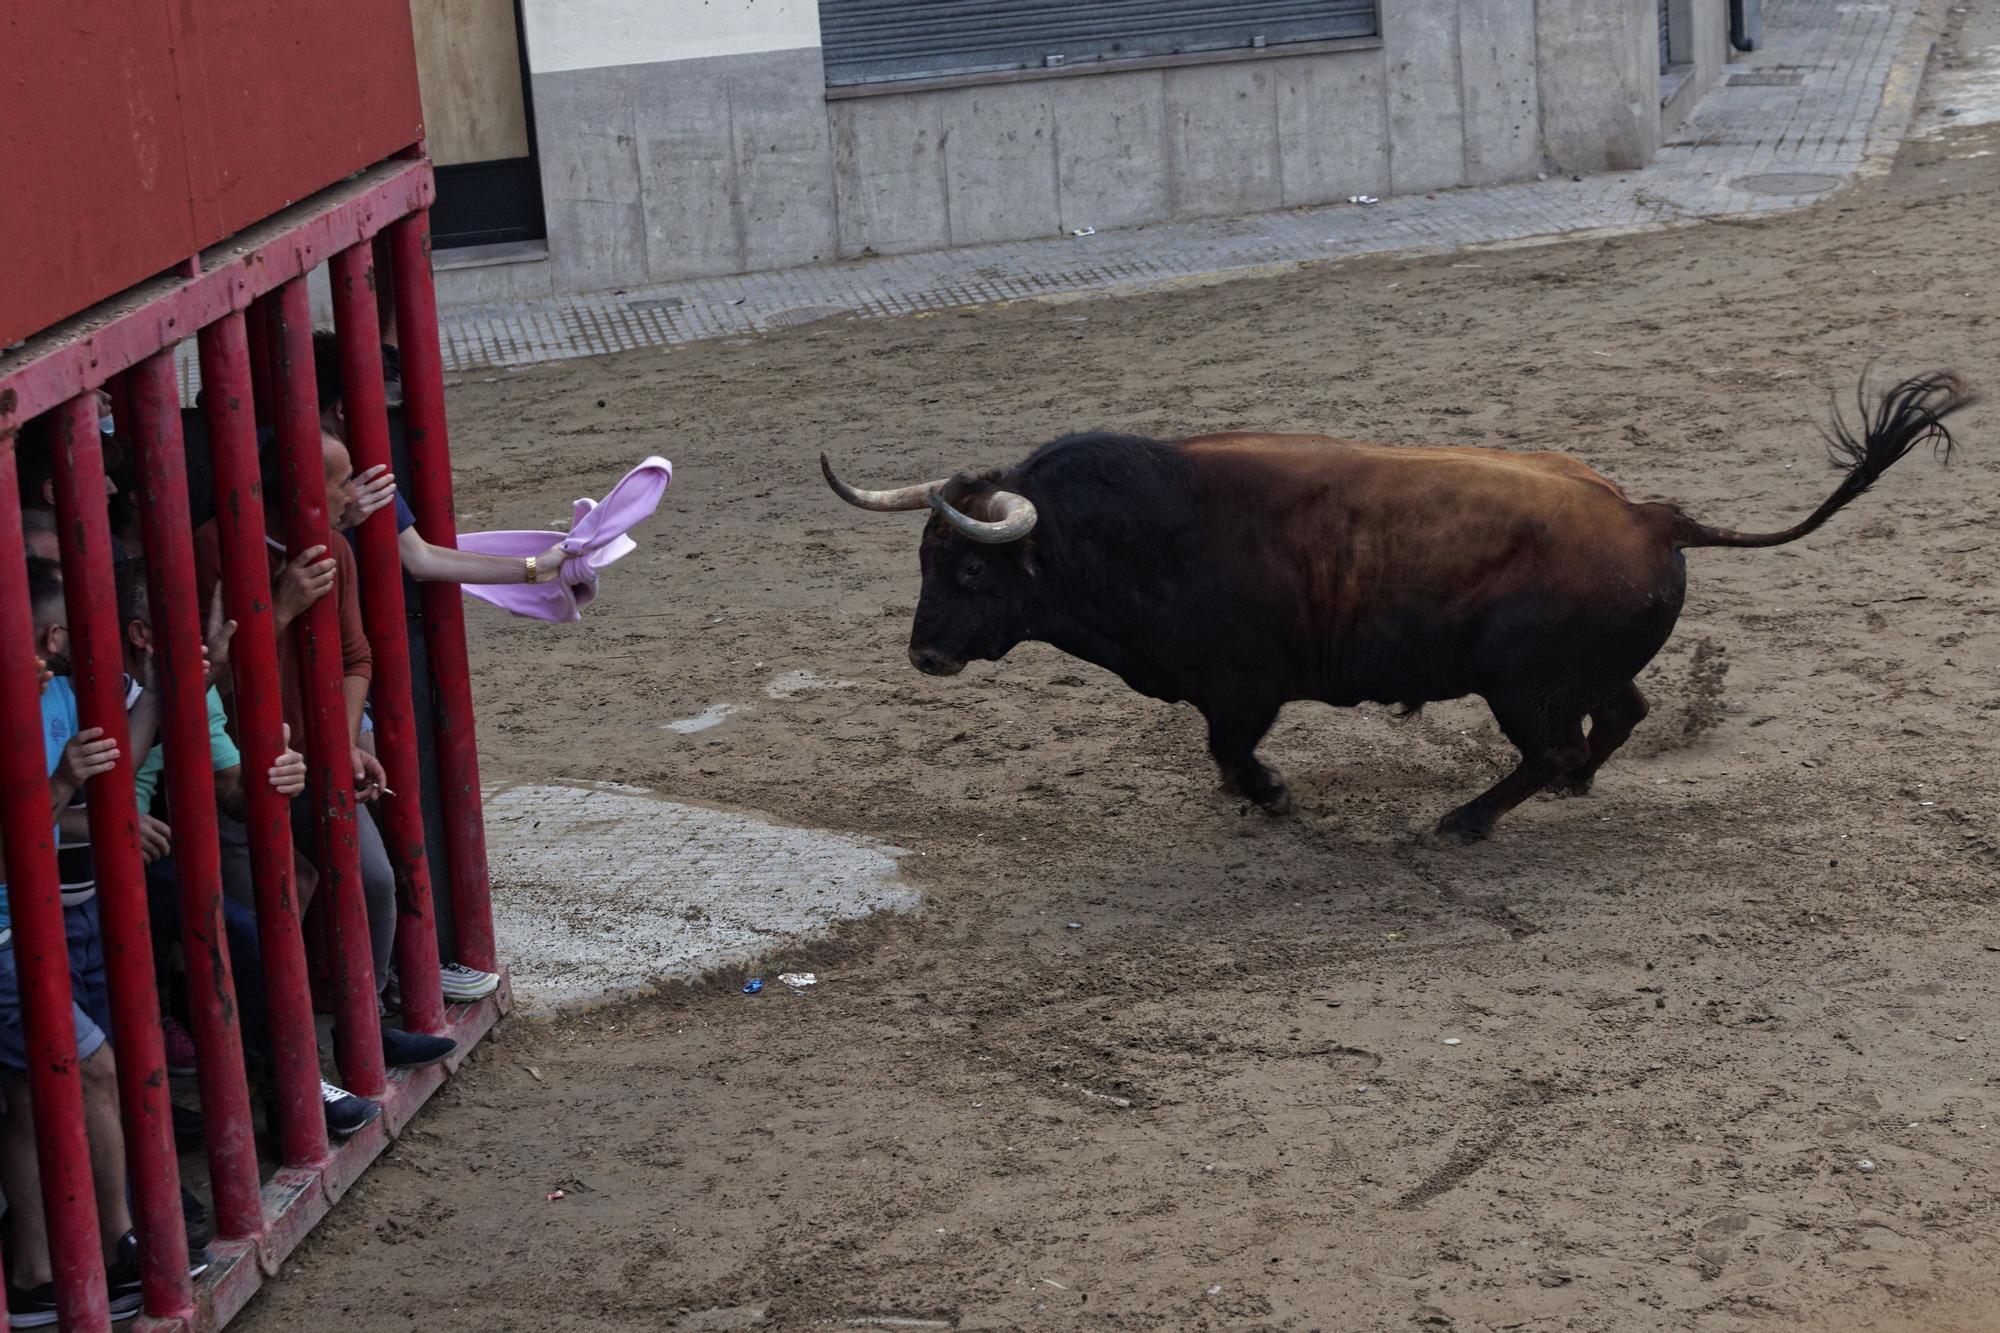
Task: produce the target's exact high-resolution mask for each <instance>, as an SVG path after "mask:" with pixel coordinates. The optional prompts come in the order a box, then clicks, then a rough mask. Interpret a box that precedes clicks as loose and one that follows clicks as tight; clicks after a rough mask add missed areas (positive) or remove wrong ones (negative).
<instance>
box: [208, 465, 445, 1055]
mask: <svg viewBox="0 0 2000 1333" xmlns="http://www.w3.org/2000/svg"><path fill="white" fill-rule="evenodd" d="M321 457H322V459H323V461H324V464H325V486H326V492H325V503H326V512H327V513H328V515H329V516H338V514H339V513H340V511H341V509H342V507H343V505H344V504H345V502H346V500H345V497H346V492H347V487H348V484H349V483H350V482H351V481H352V480H353V476H354V468H353V465H352V464H351V463H350V462H349V461H348V456H347V447H346V446H345V445H344V444H342V443H341V442H340V441H339V440H338V439H335V438H333V437H331V436H323V437H322V439H321ZM262 469H263V492H264V522H265V530H266V532H267V533H268V534H270V535H269V538H268V543H269V547H270V550H269V551H268V552H267V556H268V559H269V562H270V570H271V584H272V597H271V601H272V611H273V620H274V622H275V623H276V628H277V631H278V635H279V639H278V686H279V689H278V693H279V698H280V701H281V704H282V707H283V710H284V716H285V721H286V723H287V724H288V725H289V726H290V727H291V728H292V734H293V735H294V736H304V735H305V734H306V730H305V715H306V710H305V698H306V684H305V680H304V677H303V674H302V666H301V663H300V661H299V654H298V651H297V648H296V646H295V644H294V639H295V638H296V636H295V635H290V634H287V633H285V630H286V629H287V627H289V626H290V624H291V623H292V622H293V621H294V620H296V619H298V618H299V617H300V616H302V615H304V614H305V613H306V611H307V610H308V609H309V608H310V607H311V606H312V605H313V604H314V603H315V602H317V601H318V600H319V599H320V598H321V597H324V596H326V595H327V594H328V593H329V592H331V593H332V594H333V596H334V599H335V603H336V607H337V611H338V615H337V622H338V624H339V627H340V629H339V632H340V652H341V662H342V673H343V675H342V692H343V693H344V695H345V696H346V697H345V702H346V714H347V717H346V722H347V744H348V754H349V757H350V759H351V761H352V763H353V772H354V795H355V800H356V802H357V805H356V808H355V811H354V814H355V834H356V839H357V841H358V842H359V843H360V854H361V881H362V890H363V896H364V899H365V901H366V905H367V910H368V934H369V942H370V944H371V945H372V952H373V954H374V965H375V979H376V985H377V987H378V989H379V988H381V987H384V986H386V985H387V984H388V981H389V968H390V963H391V962H392V960H393V958H394V954H395V940H396V881H395V873H394V871H393V870H392V869H391V867H390V865H389V856H388V852H387V851H386V850H385V849H384V848H383V846H382V836H381V834H380V833H378V832H377V831H376V828H375V822H374V820H373V819H372V818H370V817H369V814H368V811H367V810H366V809H364V808H362V807H363V806H365V805H368V804H372V803H373V802H374V801H375V800H376V799H378V798H379V797H381V796H382V795H384V794H385V791H384V780H383V773H382V765H381V764H380V763H379V762H378V761H377V760H376V758H375V756H374V755H373V754H371V753H369V752H368V751H367V750H365V749H364V748H362V746H361V744H360V733H361V719H362V710H363V708H364V706H365V704H366V702H367V698H368V685H369V682H370V680H371V679H372V677H373V675H374V657H373V654H372V652H371V650H370V648H369V646H368V637H367V634H366V633H365V631H364V630H363V628H362V624H361V604H360V595H359V594H360V589H359V586H358V582H357V573H356V570H355V564H354V553H353V552H352V551H351V550H349V549H348V546H347V544H346V543H345V542H335V543H334V545H333V549H332V550H331V551H328V549H327V548H326V547H323V546H312V547H308V548H307V549H306V550H304V551H302V552H300V553H298V554H297V555H296V556H294V555H292V554H291V553H290V552H289V551H287V550H286V549H285V547H284V545H283V543H282V542H281V541H280V540H279V534H281V533H284V532H286V531H287V530H288V529H289V527H290V524H289V522H288V521H287V519H286V515H285V514H284V512H283V510H282V509H281V508H280V507H279V506H280V504H281V499H280V497H281V495H282V493H283V489H284V488H283V485H282V478H281V468H280V465H279V450H278V449H276V448H272V449H270V450H267V451H266V453H265V454H264V457H263V459H262ZM220 578H221V559H220V546H219V540H218V538H217V535H216V533H215V530H214V528H213V526H212V525H211V526H207V527H204V528H202V529H201V530H200V531H198V532H196V534H195V580H196V584H197V587H198V589H199V591H200V594H201V596H202V597H204V598H207V597H210V596H212V595H213V590H214V588H215V587H216V585H217V584H218V583H219V582H220ZM292 842H293V846H294V848H295V849H296V850H297V853H298V856H299V897H300V902H301V903H302V904H303V903H306V902H310V901H311V896H312V893H313V891H314V890H315V889H316V888H317V887H318V881H319V875H318V871H317V869H316V868H315V864H314V863H315V862H317V861H318V859H319V854H320V836H319V817H318V810H317V808H316V807H315V804H314V802H313V799H312V797H311V795H310V794H307V795H303V796H300V797H298V798H296V799H295V800H294V801H293V802H292ZM456 1049H457V1043H455V1042H453V1041H452V1040H450V1039H449V1038H446V1037H433V1036H430V1035H428V1034H425V1033H413V1032H406V1031H404V1030H403V1029H402V1028H400V1027H397V1026H394V1025H392V1024H387V1023H385V1024H384V1026H383V1028H382V1058H383V1062H384V1063H385V1064H388V1065H390V1066H392V1067H396V1068H406V1069H407V1068H415V1067H418V1066H421V1065H430V1064H436V1063H438V1062H439V1061H441V1060H443V1059H445V1058H446V1057H447V1056H449V1055H450V1054H451V1053H452V1052H453V1051H454V1050H456Z"/></svg>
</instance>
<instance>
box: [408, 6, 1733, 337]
mask: <svg viewBox="0 0 2000 1333" xmlns="http://www.w3.org/2000/svg"><path fill="white" fill-rule="evenodd" d="M1673 2H1674V3H1675V4H1677V5H1679V6H1681V11H1680V13H1681V15H1682V17H1681V18H1678V19H1676V28H1677V30H1678V32H1679V33H1680V35H1681V41H1680V43H1679V45H1681V46H1683V47H1685V53H1686V59H1687V67H1686V69H1685V70H1684V71H1682V72H1681V73H1678V74H1676V75H1675V76H1674V77H1673V78H1671V79H1669V80H1668V81H1667V83H1666V84H1664V85H1663V82H1662V78H1661V75H1660V73H1659V54H1658V52H1659V30H1658V17H1657V15H1658V7H1657V0H1382V5H1381V16H1382V22H1381V28H1382V32H1381V36H1380V38H1379V40H1371V41H1367V42H1359V43H1346V44H1340V45H1341V49H1325V50H1317V51H1315V52H1313V53H1310V54H1295V55H1287V54H1284V53H1283V49H1282V48H1274V49H1273V50H1272V51H1269V52H1260V53H1258V54H1257V55H1256V56H1255V57H1251V58H1244V59H1231V60H1226V61H1216V62H1213V63H1201V64H1182V65H1176V66H1173V67H1166V68H1137V69H1125V70H1120V71H1116V72H1093V73H1088V74H1079V73H1072V74H1069V75H1067V76H1064V77H1050V78H1031V79H1022V80H1019V81H1014V82H1001V83H987V84H981V85H977V86H965V87H952V88H943V89H933V90H919V91H888V92H875V93H874V94H873V95H869V96H847V97H840V96H836V97H834V98H831V99H830V98H829V97H828V95H827V89H826V86H825V81H824V75H823V70H822V66H821V56H820V52H819V51H818V50H817V49H816V48H805V49H794V50H785V51H773V52H765V53H760V54H755V55H729V56H713V57H706V58H700V59H687V60H676V61H671V62H660V63H653V64H643V65H620V66H610V67H601V68H593V69H574V70H563V71H558V72H548V73H537V74H535V75H534V76H533V78H532V84H531V95H532V98H533V102H534V113H535V118H536V124H537V127H538V131H539V135H540V155H541V164H542V181H543V192H544V201H545V206H546V210H547V215H548V229H549V241H548V253H547V256H546V258H544V259H539V260H522V261H520V262H515V263H508V264H498V265H488V266H484V267H468V268H457V269H449V268H448V269H446V271H444V272H442V273H441V274H440V281H441V283H442V285H443V288H444V294H445V296H446V298H447V299H449V300H454V301H476V300H495V299H507V298H512V297H524V296H536V295H548V294H556V293H566V292H581V291H591V290H599V289H606V288H616V287H623V286H636V285H643V284H647V283H659V282H665V281H672V280H677V279H683V278H697V277H710V276H717V275H723V274H732V273H746V272H758V271H765V270H771V269H783V268H789V267H793V266H797V265H801V264H810V263H816V262H824V261H828V260H834V259H849V258H856V257H863V256H868V255H890V254H906V253H913V252H918V251H925V250H934V249H941V248H948V247H956V246H965V245H981V244H991V243H997V242H1008V241H1018V240H1027V239H1033V238H1036V237H1044V236H1056V235H1062V234H1064V233H1066V232H1069V231H1073V230H1076V229H1079V228H1086V227H1095V228H1100V229H1108V228H1112V227H1124V226H1131V225H1135V224H1140V223H1147V222H1157V221H1163V220H1166V219H1170V218H1187V217H1203V216H1220V215H1233V214H1242V213H1254V212H1261V211H1266V210H1270V209H1278V208H1290V207H1296V206H1302V205H1311V204H1319V203H1327V202H1331V201H1337V200H1341V199H1345V198H1347V197H1349V196H1351V195H1356V194H1370V195H1378V196H1387V195H1403V194H1412V193H1424V192H1428V191H1433V190H1439V189H1444V188H1449V187H1455V186H1461V185H1491V184H1497V183H1502V182H1506V181H1515V180H1523V179H1532V178H1533V177H1534V176H1535V175H1536V174H1537V173H1538V172H1541V171H1549V172H1552V173H1553V172H1562V173H1580V172H1593V171H1606V170H1625V169H1632V168H1636V167H1641V166H1644V165H1645V164H1646V163H1647V162H1649V161H1651V160H1652V158H1653V155H1654V153H1655V152H1656V151H1657V150H1658V147H1659V145H1660V142H1661V138H1662V133H1663V124H1672V123H1677V122H1675V121H1674V120H1673V119H1672V116H1673V110H1672V108H1671V107H1669V109H1668V112H1667V114H1668V116H1669V119H1668V120H1667V121H1665V122H1663V112H1662V100H1663V93H1665V92H1676V90H1678V92H1677V93H1676V98H1675V100H1676V101H1677V102H1678V101H1685V102H1686V104H1687V105H1692V102H1693V99H1694V98H1695V97H1698V96H1699V94H1700V93H1701V92H1702V91H1704V90H1705V89H1706V88H1707V87H1708V86H1710V85H1711V84H1712V83H1713V81H1714V79H1715V77H1716V75H1717V72H1718V71H1719V70H1720V68H1721V66H1722V65H1723V64H1724V63H1725V62H1726V60H1727V55H1728V50H1727V36H1726V29H1727V3H1726V0H1673ZM1675 58H1676V60H1680V59H1681V58H1682V56H1681V54H1680V53H1679V52H1677V53H1676V56H1675Z"/></svg>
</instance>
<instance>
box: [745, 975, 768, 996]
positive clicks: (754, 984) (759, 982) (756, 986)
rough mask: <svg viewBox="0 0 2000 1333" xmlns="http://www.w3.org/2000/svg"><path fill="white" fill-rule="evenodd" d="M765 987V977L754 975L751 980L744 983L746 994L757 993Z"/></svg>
mask: <svg viewBox="0 0 2000 1333" xmlns="http://www.w3.org/2000/svg"><path fill="white" fill-rule="evenodd" d="M763 989H764V978H762V977H752V978H750V980H748V981H746V982H744V983H743V993H744V994H745V995H755V994H756V993H757V992H758V991H760V990H763Z"/></svg>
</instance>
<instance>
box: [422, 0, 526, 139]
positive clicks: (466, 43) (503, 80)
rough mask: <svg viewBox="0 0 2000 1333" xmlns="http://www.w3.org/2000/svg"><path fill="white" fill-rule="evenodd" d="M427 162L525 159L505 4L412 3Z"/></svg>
mask: <svg viewBox="0 0 2000 1333" xmlns="http://www.w3.org/2000/svg"><path fill="white" fill-rule="evenodd" d="M410 22H411V25H412V26H413V27H414V28H415V30H416V35H417V76H418V79H419V81H420V82H421V84H422V87H423V97H424V135H425V138H426V141H427V144H428V146H429V148H430V153H431V160H432V161H434V162H437V163H438V164H439V165H440V166H448V165H450V164H452V163H454V162H490V161H493V160H494V159H496V158H509V157H526V156H527V155H528V117H527V110H526V103H525V101H524V99H523V97H522V94H521V55H520V44H519V42H518V40H517V38H516V35H515V29H514V5H513V0H412V3H411V5H410Z"/></svg>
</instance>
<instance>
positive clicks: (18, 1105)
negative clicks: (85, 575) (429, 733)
mask: <svg viewBox="0 0 2000 1333" xmlns="http://www.w3.org/2000/svg"><path fill="white" fill-rule="evenodd" d="M62 592H63V588H62V575H61V571H60V568H59V567H58V566H56V565H55V564H54V563H53V562H51V561H48V560H43V559H39V558H31V559H30V560H29V561H28V595H29V601H30V604H31V606H32V609H33V614H34V624H35V641H36V647H37V650H38V654H41V655H46V654H53V660H54V661H55V662H57V663H63V662H64V661H65V655H66V652H67V649H68V631H67V627H66V625H65V624H64V623H63V617H64V609H63V595H62ZM143 706H144V707H145V708H146V709H148V710H150V707H151V705H150V702H146V703H144V704H143ZM140 721H141V722H142V723H143V722H145V719H144V718H141V719H140ZM147 725H148V726H149V725H150V724H147ZM42 731H43V744H44V748H45V749H46V751H47V755H48V768H49V804H50V815H51V818H52V819H55V820H57V821H58V823H59V825H60V823H61V822H62V821H66V820H70V819H72V817H73V816H74V814H75V813H76V810H77V806H78V804H80V801H79V800H78V798H80V796H81V794H82V792H83V790H84V788H85V786H86V784H87V783H88V782H89V781H90V780H91V779H93V778H97V777H101V776H102V775H103V774H105V773H108V772H110V771H111V770H112V769H113V768H114V767H116V765H117V762H118V746H117V742H116V741H113V740H110V739H108V738H106V737H105V735H104V733H103V731H102V729H100V728H96V727H93V728H91V729H89V730H88V731H85V730H82V729H81V727H80V723H79V719H78V717H77V710H76V696H75V694H74V693H73V692H72V691H71V689H70V687H69V682H68V681H67V680H66V679H64V678H63V677H61V676H49V677H48V678H46V679H45V680H44V681H43V685H42ZM68 837H69V834H68V833H67V832H66V831H65V830H63V829H62V828H60V827H58V829H57V830H56V838H57V842H58V845H59V846H61V844H62V843H63V842H64V841H65V840H66V839H67V838H68ZM58 865H59V871H60V878H61V880H62V881H63V896H64V898H65V899H66V900H67V899H69V898H71V897H72V896H73V895H77V894H81V893H83V892H84V891H85V890H84V888H83V887H82V885H84V884H85V883H87V884H88V886H89V887H88V892H89V895H90V896H89V898H86V899H85V900H84V903H80V904H77V905H76V906H70V905H67V904H66V906H65V910H64V917H65V918H66V925H69V926H70V932H69V933H70V937H71V948H70V970H71V977H70V984H71V990H72V999H71V1004H70V1023H71V1026H72V1029H73V1031H74V1033H75V1037H76V1049H77V1059H78V1070H79V1073H80V1074H81V1077H82V1084H83V1113H84V1131H85V1136H86V1139H87V1141H88V1143H89V1148H90V1169H91V1180H92V1185H93V1187H94V1192H95V1194H96V1202H97V1220H98V1229H99V1239H100V1241H101V1242H102V1244H103V1246H104V1258H105V1266H106V1270H107V1272H106V1276H107V1280H108V1296H109V1301H110V1306H111V1311H112V1315H113V1317H114V1318H115V1319H121V1320H122V1319H129V1318H131V1317H132V1316H133V1315H134V1314H136V1313H137V1312H138V1310H139V1306H140V1303H141V1299H142V1296H141V1291H140V1285H139V1282H140V1279H139V1240H138V1237H137V1235H136V1234H134V1232H133V1230H132V1215H131V1210H130V1208H129V1206H128V1205H127V1203H126V1193H125V1135H124V1129H123V1127H122V1125H121V1124H120V1122H119V1118H118V1070H117V1064H116V1061H115V1058H114V1056H113V1055H112V1051H111V1047H110V1045H109V1043H108V1042H107V1041H106V1039H105V1028H106V1027H107V1026H109V1022H110V1016H109V1014H108V1013H106V1012H102V1011H101V1010H100V1012H96V1013H93V1012H91V1011H90V1010H89V1009H86V1007H85V1005H86V1003H89V1004H91V1005H93V1006H96V1005H99V1004H100V1003H101V1002H102V1001H103V1000H104V999H105V998H106V997H105V995H104V992H103V950H102V943H101V940H98V939H97V938H96V934H95V929H94V927H95V920H96V911H95V903H94V898H95V879H94V872H92V871H90V870H89V869H88V866H89V847H88V845H87V844H85V845H83V846H82V848H81V851H80V854H79V853H78V852H77V851H76V850H75V849H74V848H64V849H63V850H62V851H59V852H58ZM86 904H87V905H88V906H89V908H90V911H89V912H88V919H89V923H90V926H91V930H90V931H89V933H88V936H87V937H86V938H85V939H83V940H82V941H79V940H78V936H77V931H76V929H75V925H74V922H75V920H76V918H77V914H78V909H79V908H80V907H82V906H84V905H86ZM8 910H9V900H8V898H7V896H6V894H5V890H4V886H0V1094H4V1096H5V1098H6V1112H5V1117H4V1119H0V1187H4V1189H5V1191H6V1195H7V1200H8V1205H9V1206H8V1216H9V1223H10V1229H11V1233H12V1235H11V1239H12V1245H11V1246H10V1249H9V1253H8V1262H7V1311H8V1322H9V1323H10V1324H11V1325H12V1326H13V1327H16V1328H27V1327H36V1326H45V1325H52V1324H54V1323H55V1322H56V1299H55V1285H54V1272H53V1268H52V1267H51V1263H50V1256H49V1237H48V1219H47V1215H46V1213H45V1212H44V1210H43V1203H42V1189H41V1178H40V1176H41V1171H40V1164H39V1161H38V1159H37V1156H36V1149H35V1122H34V1105H33V1100H32V1097H31V1095H30V1092H29V1088H28V1079H27V1056H28V1052H27V1036H26V1031H25V1028H24V1020H23V1015H22V1011H21V993H20V978H19V974H18V973H17V972H16V970H15V955H14V949H13V947H12V945H13V941H12V939H11V936H12V928H11V927H12V923H11V920H8V919H7V917H6V915H5V914H6V913H7V912H8ZM79 943H81V945H82V948H81V949H79V948H78V945H79ZM93 954H94V957H93ZM79 965H81V968H82V971H83V972H84V973H86V974H90V973H93V971H94V975H81V976H80V975H79ZM191 1257H192V1258H195V1259H196V1260H197V1263H196V1266H195V1268H194V1271H195V1272H197V1273H199V1272H200V1271H201V1270H202V1269H203V1268H205V1267H206V1266H207V1256H206V1255H205V1254H201V1255H198V1256H191Z"/></svg>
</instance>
